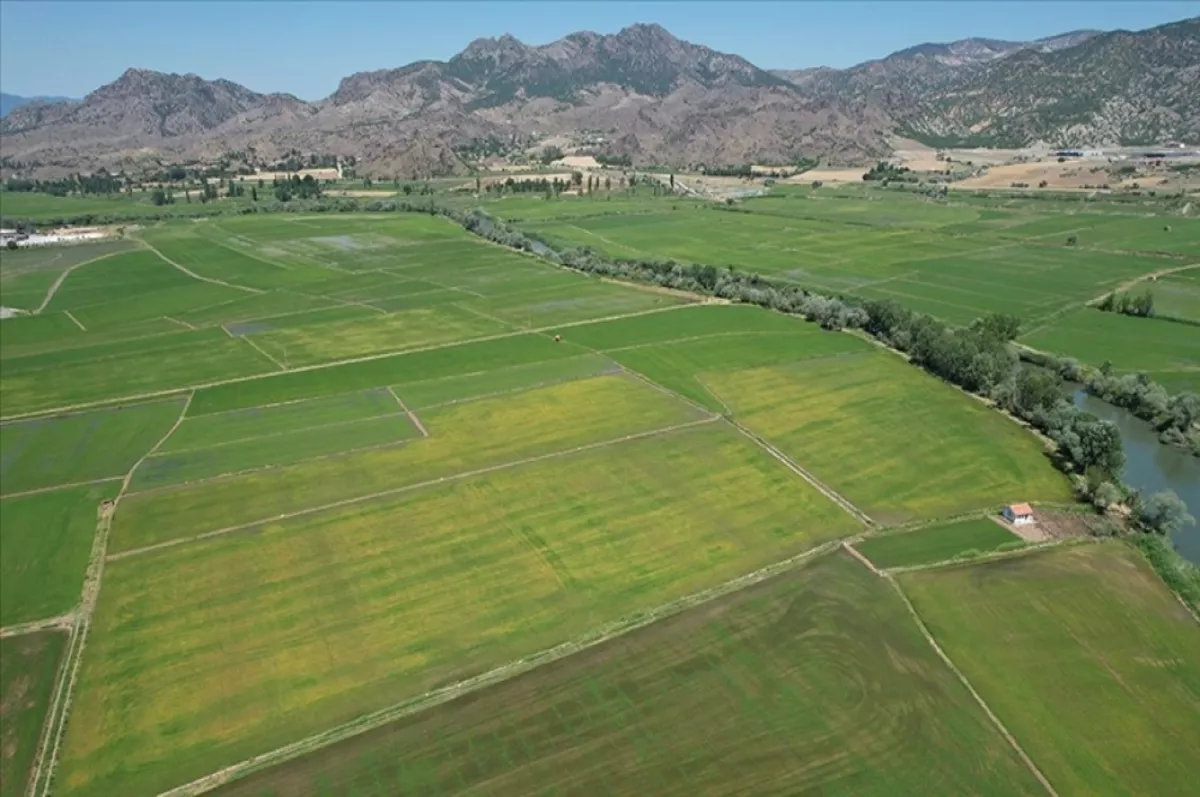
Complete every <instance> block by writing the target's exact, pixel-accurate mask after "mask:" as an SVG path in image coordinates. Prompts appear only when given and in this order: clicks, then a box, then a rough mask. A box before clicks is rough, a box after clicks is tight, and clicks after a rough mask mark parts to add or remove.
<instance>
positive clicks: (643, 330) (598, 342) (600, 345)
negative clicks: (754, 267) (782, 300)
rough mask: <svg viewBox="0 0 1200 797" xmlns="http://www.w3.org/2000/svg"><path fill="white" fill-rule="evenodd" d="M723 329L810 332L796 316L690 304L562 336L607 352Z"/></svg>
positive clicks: (589, 325) (583, 327)
mask: <svg viewBox="0 0 1200 797" xmlns="http://www.w3.org/2000/svg"><path fill="white" fill-rule="evenodd" d="M724 332H791V333H796V334H804V333H805V332H808V333H810V334H813V328H812V325H811V324H806V323H805V322H803V321H801V320H800V319H798V318H789V317H787V316H785V315H782V314H780V313H769V312H766V311H764V310H762V309H760V308H758V307H747V306H744V305H693V306H691V307H685V308H681V309H680V310H679V311H678V312H675V313H671V314H669V315H663V316H660V315H645V316H639V317H636V318H630V319H621V320H618V321H600V322H592V323H587V324H582V325H579V326H575V327H572V328H571V331H570V332H569V333H567V334H566V338H567V340H569V341H571V342H573V343H578V344H580V345H582V346H587V347H589V348H593V349H600V350H604V351H607V350H610V349H617V348H622V347H627V346H646V345H650V344H655V343H666V342H669V341H672V340H678V339H680V338H690V337H693V336H697V335H705V336H707V335H716V334H720V333H724Z"/></svg>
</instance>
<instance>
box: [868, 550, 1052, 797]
mask: <svg viewBox="0 0 1200 797" xmlns="http://www.w3.org/2000/svg"><path fill="white" fill-rule="evenodd" d="M884 579H885V580H886V581H888V582H889V583H890V584H891V585H892V587H893V588H894V589H895V590H896V594H897V595H899V596H900V599H901V600H902V601H904V606H905V608H907V609H908V613H909V615H911V616H912V619H913V622H915V623H916V625H917V629H918V630H919V631H920V632H921V636H923V637H925V641H926V642H928V643H929V646H930V647H931V648H933V652H934V653H936V654H937V655H938V658H940V659H941V660H942V661H943V662H944V663H945V664H946V666H947V667H949V668H950V672H952V673H954V675H955V677H956V678H958V680H959V682H960V683H962V685H963V686H965V687H966V689H967V691H968V692H970V693H971V697H973V698H975V702H976V703H978V704H979V707H980V708H982V709H983V711H984V713H985V714H987V716H988V719H990V720H991V721H992V725H994V726H995V728H996V730H998V731H1000V735H1001V736H1003V737H1004V739H1005V741H1007V742H1008V743H1009V745H1010V746H1011V747H1012V749H1013V750H1015V751H1016V752H1017V755H1018V756H1020V757H1021V761H1023V762H1024V763H1025V766H1026V768H1027V769H1028V770H1029V772H1030V773H1031V774H1032V775H1033V776H1034V777H1035V778H1037V779H1038V781H1039V782H1040V783H1041V784H1042V786H1043V788H1045V789H1046V793H1047V794H1049V795H1050V796H1051V797H1058V792H1056V791H1055V790H1054V786H1052V785H1051V784H1050V781H1049V780H1048V779H1047V778H1046V776H1045V775H1044V774H1042V771H1041V770H1040V769H1038V766H1037V764H1035V763H1034V762H1033V759H1032V758H1030V757H1029V754H1028V753H1026V752H1025V749H1024V748H1022V747H1021V744H1020V742H1018V741H1017V739H1016V737H1014V736H1013V735H1012V734H1011V733H1009V730H1008V728H1006V727H1005V726H1004V723H1003V722H1001V721H1000V718H999V717H997V716H996V714H995V712H994V711H992V709H991V707H990V706H988V704H987V703H986V702H985V701H984V699H983V696H982V695H980V694H979V692H977V691H975V687H974V686H972V685H971V682H970V681H969V680H967V676H965V675H963V673H962V670H960V669H958V667H957V666H956V665H955V664H954V662H953V661H951V659H950V657H949V656H948V655H946V651H944V650H942V646H941V645H939V644H938V643H937V640H936V639H934V638H933V634H931V633H930V632H929V628H928V627H927V626H926V625H925V621H924V620H922V619H921V615H920V614H919V613H918V612H917V608H916V607H915V606H913V604H912V601H911V600H909V599H908V595H906V594H905V592H904V589H903V588H902V587H901V586H900V584H899V582H897V581H896V579H895V578H893V577H892V576H891V575H887V574H885V575H884Z"/></svg>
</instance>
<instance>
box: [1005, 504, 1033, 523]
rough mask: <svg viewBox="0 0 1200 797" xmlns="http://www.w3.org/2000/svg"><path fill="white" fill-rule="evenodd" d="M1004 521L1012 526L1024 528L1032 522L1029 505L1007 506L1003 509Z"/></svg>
mask: <svg viewBox="0 0 1200 797" xmlns="http://www.w3.org/2000/svg"><path fill="white" fill-rule="evenodd" d="M1004 519H1005V520H1007V521H1008V522H1009V523H1011V524H1013V525H1014V526H1026V525H1028V524H1030V523H1032V522H1033V507H1031V506H1030V505H1029V504H1009V505H1008V506H1006V507H1004Z"/></svg>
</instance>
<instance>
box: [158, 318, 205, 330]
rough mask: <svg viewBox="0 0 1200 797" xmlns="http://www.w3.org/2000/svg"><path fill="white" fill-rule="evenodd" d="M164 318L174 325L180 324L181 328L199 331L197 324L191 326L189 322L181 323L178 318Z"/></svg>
mask: <svg viewBox="0 0 1200 797" xmlns="http://www.w3.org/2000/svg"><path fill="white" fill-rule="evenodd" d="M163 318H165V319H166V320H167V321H170V322H171V323H172V324H179V326H181V327H184V328H185V329H199V327H197V326H196V325H195V324H189V323H188V322H187V321H180V320H179V319H178V318H171V316H169V315H165V316H163Z"/></svg>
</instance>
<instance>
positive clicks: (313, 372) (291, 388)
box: [193, 306, 682, 415]
mask: <svg viewBox="0 0 1200 797" xmlns="http://www.w3.org/2000/svg"><path fill="white" fill-rule="evenodd" d="M677 307H682V306H677ZM662 312H678V310H677V308H676V307H671V308H665V309H662V310H650V311H646V313H644V314H646V315H649V314H654V313H662ZM635 315H642V314H641V313H639V314H635ZM568 326H570V325H562V326H560V327H557V328H558V329H563V328H566V327H568ZM545 331H548V330H533V331H531V332H528V333H521V332H506V333H504V334H501V335H494V336H488V337H487V338H480V339H476V340H471V341H464V342H455V343H446V344H440V345H437V346H430V347H428V348H427V349H424V350H421V351H414V352H401V353H388V354H379V355H372V356H368V357H362V358H357V359H354V360H350V361H348V362H344V363H343V362H339V363H330V364H327V365H315V366H309V367H306V368H297V369H293V373H288V374H280V375H278V376H276V377H274V378H271V379H261V380H259V379H255V380H254V384H252V385H247V384H244V383H245V382H246V381H248V380H230V381H229V382H228V384H219V385H213V386H207V387H206V389H204V390H202V391H200V392H199V393H198V394H197V397H196V402H195V406H196V409H194V410H193V413H194V414H196V415H206V414H209V413H212V412H222V411H225V410H235V409H248V408H250V407H256V406H262V405H264V404H271V403H278V402H284V401H294V400H296V399H301V398H316V397H319V396H328V395H333V394H335V393H346V392H352V391H355V390H365V389H368V388H373V387H384V386H385V385H397V384H401V383H403V382H408V381H420V380H424V379H437V378H441V377H445V376H460V375H462V374H470V373H478V372H479V371H484V370H489V369H491V368H505V367H508V366H512V365H522V364H526V363H532V362H545V361H547V360H555V359H559V358H562V357H572V356H577V355H580V354H584V353H586V350H585V349H581V348H580V347H578V346H573V345H571V344H570V343H567V342H564V343H561V344H559V345H553V344H552V341H549V340H547V338H546V337H544V336H543V335H540V334H535V333H537V332H545Z"/></svg>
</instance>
